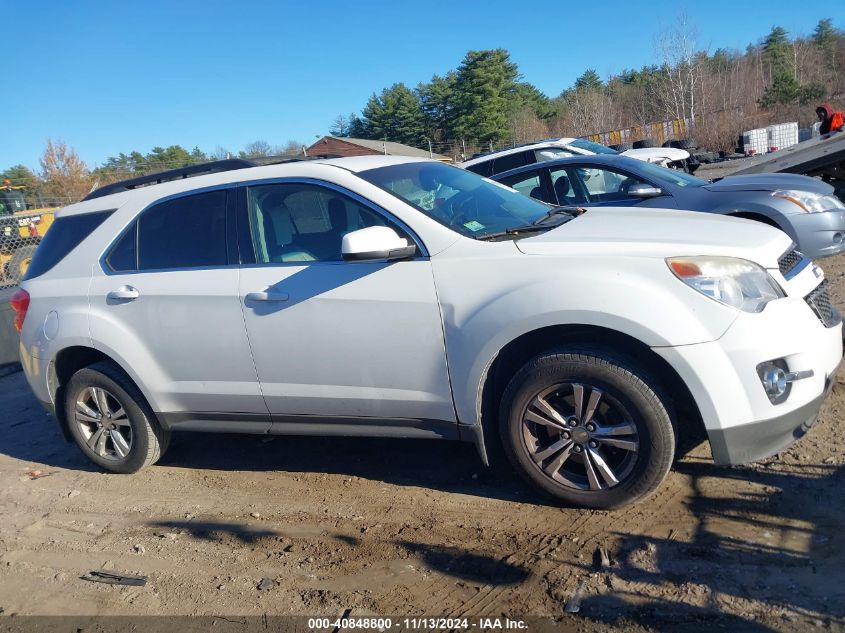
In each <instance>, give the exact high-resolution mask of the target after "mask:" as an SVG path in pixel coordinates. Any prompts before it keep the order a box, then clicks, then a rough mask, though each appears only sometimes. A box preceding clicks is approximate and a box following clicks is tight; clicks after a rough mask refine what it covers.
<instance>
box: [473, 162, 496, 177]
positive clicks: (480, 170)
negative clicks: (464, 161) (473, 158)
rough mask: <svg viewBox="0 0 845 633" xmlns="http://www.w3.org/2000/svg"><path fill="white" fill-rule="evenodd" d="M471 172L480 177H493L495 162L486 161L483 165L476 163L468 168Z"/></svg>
mask: <svg viewBox="0 0 845 633" xmlns="http://www.w3.org/2000/svg"><path fill="white" fill-rule="evenodd" d="M467 169H469V170H470V171H473V172H475V173H476V174H478V175H479V176H492V175H493V161H492V160H485V161H484V162H482V163H476V164H475V165H470V166H469V167H467Z"/></svg>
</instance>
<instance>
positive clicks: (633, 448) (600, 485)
mask: <svg viewBox="0 0 845 633" xmlns="http://www.w3.org/2000/svg"><path fill="white" fill-rule="evenodd" d="M521 419H522V439H523V442H524V446H525V448H526V450H527V452H528V455H529V456H530V458H531V460H532V462H533V463H534V465H535V466H536V468H538V469H539V470H540V471H541V472H542V473H543V474H544V475H545V476H546V477H549V478H551V479H553V480H554V481H556V482H558V483H560V484H563V485H565V486H567V487H570V488H574V489H577V490H606V489H609V488H613V487H615V486H618V485H619V484H620V483H622V482H623V481H625V479H626V478H627V477H629V476H630V475H631V472H632V471H633V469H634V465H635V464H636V462H637V459H638V457H639V448H640V444H639V434H638V431H637V426H636V424H635V423H634V421H633V419H632V418H631V416H630V414H629V413H628V411H627V410H626V409H625V407H624V406H623V405H622V404H621V403H620V402H619V401H618V400H617V399H615V398H614V397H612V396H611V395H610V394H608V393H606V392H604V391H602V390H601V389H598V388H597V387H595V386H592V385H589V384H584V383H581V382H566V383H560V384H556V385H554V386H552V387H549V388H546V389H544V390H542V391H541V392H539V393H537V394H536V395H535V396H534V397H533V398H531V399H530V400H529V401H528V404H527V405H526V407H525V408H524V410H523V412H522V416H521Z"/></svg>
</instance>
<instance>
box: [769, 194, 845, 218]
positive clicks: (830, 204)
mask: <svg viewBox="0 0 845 633" xmlns="http://www.w3.org/2000/svg"><path fill="white" fill-rule="evenodd" d="M772 195H773V196H774V197H775V198H781V199H783V200H788V201H789V202H791V203H792V204H794V205H796V206H798V207H800V208H801V210H803V211H805V212H807V213H816V212H819V211H832V210H833V209H845V204H842V201H841V200H840V199H839V198H837V197H836V196H834V195H833V194H829V195H825V196H822V195H819V194H817V193H813V192H811V191H799V190H797V189H780V190H778V191H773V192H772Z"/></svg>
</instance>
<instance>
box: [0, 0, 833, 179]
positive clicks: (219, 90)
mask: <svg viewBox="0 0 845 633" xmlns="http://www.w3.org/2000/svg"><path fill="white" fill-rule="evenodd" d="M834 6H835V3H834V4H831V3H813V4H810V3H807V4H804V3H803V2H796V1H795V0H766V1H759V0H746V1H737V0H732V1H724V0H709V1H707V2H690V3H688V4H685V3H684V2H683V1H681V2H679V1H678V0H648V1H645V0H633V1H626V2H622V1H619V0H610V1H608V2H603V3H597V2H574V1H561V0H551V1H548V2H546V1H541V0H533V1H531V2H525V1H524V0H523V1H522V2H515V1H514V0H509V1H500V0H486V1H483V2H478V1H473V2H469V1H466V2H461V1H459V0H451V1H449V0H446V1H444V0H426V1H424V2H420V1H413V0H393V1H369V0H357V1H356V2H339V1H335V0H324V1H320V0H310V1H307V2H306V1H302V0H300V1H298V2H291V1H278V2H269V1H268V2H253V1H248V0H240V1H239V2H233V1H231V0H229V1H228V2H223V1H218V0H178V1H174V0H168V1H159V0H144V1H143V2H117V1H106V0H101V1H99V2H94V1H86V0H74V1H72V2H68V1H67V0H61V1H59V0H54V1H41V0H0V10H2V15H3V22H4V33H5V38H4V39H5V46H4V47H3V53H4V54H3V59H4V61H5V68H4V70H5V75H6V79H5V81H4V82H3V83H4V90H3V93H4V97H3V98H2V99H0V114H2V125H3V134H2V141H0V170H3V169H6V168H7V167H10V166H12V165H15V164H24V165H27V166H29V167H30V168H34V169H37V168H38V158H39V156H40V155H41V153H42V151H43V149H44V145H45V144H46V142H47V139H48V138H52V139H54V140H62V141H64V142H65V143H67V144H68V145H69V146H70V147H72V148H74V149H75V150H76V151H77V152H78V154H79V155H80V157H81V158H82V159H83V160H84V161H86V163H88V165H89V166H92V167H93V166H95V165H97V164H100V163H102V162H103V161H104V160H105V159H106V158H107V157H109V156H115V155H117V154H118V153H120V152H125V153H128V152H130V151H133V150H137V151H140V152H142V153H146V152H148V151H149V150H150V149H152V148H153V147H155V146H157V145H159V146H168V145H174V144H178V145H182V146H183V147H185V148H187V149H191V148H193V147H195V146H199V147H200V148H201V149H203V150H204V151H206V152H214V151H215V150H216V149H217V148H226V149H229V150H231V151H235V152H236V151H238V150H240V149H243V147H244V146H245V145H246V144H247V143H249V142H252V141H255V140H266V141H268V142H270V143H271V144H273V145H276V144H278V145H284V144H286V143H287V141H288V140H291V139H293V140H297V141H300V142H303V143H306V144H310V143H311V142H313V141H314V140H316V138H318V137H319V136H322V135H323V134H326V133H327V132H328V128H329V127H330V126H331V124H332V122H333V120H334V119H335V118H336V117H337V115H339V114H349V113H350V112H360V111H361V109H362V108H363V106H364V104H365V103H366V100H367V99H368V98H369V97H370V95H372V94H373V92H380V91H381V90H382V89H383V88H385V87H388V86H390V85H392V84H393V83H396V82H404V83H405V84H407V85H408V86H411V87H415V86H416V85H417V84H418V83H420V82H424V81H428V80H429V79H431V76H432V75H434V74H435V73H436V74H444V73H446V72H448V71H449V70H452V69H454V68H456V67H457V66H458V65H459V64H460V62H461V60H462V59H463V57H464V55H465V54H466V52H467V51H468V50H480V49H488V48H505V49H507V50H508V51H509V52H510V54H511V59H512V60H513V61H514V62H516V63H517V64H518V65H519V69H520V72H521V73H522V75H523V79H524V80H525V81H529V82H531V83H533V84H534V85H536V86H537V87H538V88H539V89H540V90H542V91H543V92H544V93H546V94H547V95H549V96H557V95H558V94H560V92H561V91H562V90H564V89H565V88H567V87H569V86H570V85H571V84H572V83H573V81H574V80H575V78H576V77H577V76H578V75H580V74H581V73H582V72H583V71H584V70H585V69H587V68H594V69H595V70H596V71H597V72H598V73H599V74H600V75H601V76H602V77H607V76H608V75H610V74H613V73H618V72H619V71H621V70H623V69H626V68H639V67H641V66H642V65H644V64H649V63H653V62H655V61H656V57H655V47H654V40H655V36H656V35H657V34H658V33H659V32H660V31H661V30H664V29H666V28H667V27H669V26H670V24H671V23H673V21H674V20H675V19H676V18H677V16H678V14H679V12H680V11H685V12H686V14H687V16H688V19H689V21H690V22H691V23H693V24H694V25H695V26H696V28H697V30H698V34H699V35H698V43H699V45H700V47H701V48H702V49H704V50H708V51H710V52H712V51H714V50H715V49H717V48H736V49H740V50H743V49H745V47H746V45H747V44H749V43H751V42H756V41H758V40H759V39H761V38H762V37H763V36H764V35H766V34H767V33H768V32H769V30H770V29H771V27H772V26H774V25H779V26H782V27H784V28H785V29H787V31H789V33H790V35H802V34H809V33H811V32H812V30H813V28H814V27H815V25H816V23H817V22H818V21H819V19H821V18H825V17H831V18H833V20H834V25H835V26H837V27H838V28H843V26H845V24H843V20H842V18H841V17H840V13H841V12H837V11H834V10H833V8H834Z"/></svg>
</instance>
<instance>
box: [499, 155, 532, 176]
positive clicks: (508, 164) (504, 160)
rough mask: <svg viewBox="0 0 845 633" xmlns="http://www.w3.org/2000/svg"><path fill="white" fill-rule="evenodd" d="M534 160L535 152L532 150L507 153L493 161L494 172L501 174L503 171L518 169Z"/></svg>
mask: <svg viewBox="0 0 845 633" xmlns="http://www.w3.org/2000/svg"><path fill="white" fill-rule="evenodd" d="M533 162H534V153H533V152H531V151H528V152H516V153H515V154H505V155H504V156H500V157H499V158H496V159H495V160H494V161H493V173H494V174H501V173H502V172H503V171H510V170H511V169H516V168H517V167H522V166H523V165H527V164H529V163H533Z"/></svg>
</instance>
